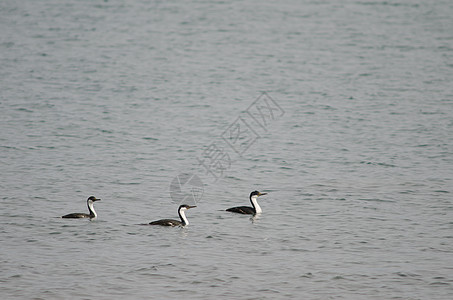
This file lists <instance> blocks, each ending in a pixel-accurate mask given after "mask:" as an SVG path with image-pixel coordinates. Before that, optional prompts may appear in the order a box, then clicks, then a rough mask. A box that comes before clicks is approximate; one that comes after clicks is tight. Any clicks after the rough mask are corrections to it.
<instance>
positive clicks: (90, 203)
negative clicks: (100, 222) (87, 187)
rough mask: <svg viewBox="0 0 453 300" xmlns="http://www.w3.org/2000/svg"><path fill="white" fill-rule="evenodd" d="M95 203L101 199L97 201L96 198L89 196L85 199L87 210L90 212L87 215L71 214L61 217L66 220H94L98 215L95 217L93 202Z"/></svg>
mask: <svg viewBox="0 0 453 300" xmlns="http://www.w3.org/2000/svg"><path fill="white" fill-rule="evenodd" d="M95 201H101V199H98V198H96V197H95V196H90V197H89V198H88V199H87V206H88V210H89V211H90V213H89V214H85V213H72V214H67V215H64V216H62V218H68V219H79V218H90V219H94V218H96V217H97V216H98V215H97V213H96V211H95V210H94V202H95Z"/></svg>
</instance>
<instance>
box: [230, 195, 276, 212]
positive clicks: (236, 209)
mask: <svg viewBox="0 0 453 300" xmlns="http://www.w3.org/2000/svg"><path fill="white" fill-rule="evenodd" d="M266 194H267V193H260V192H258V191H253V192H251V193H250V203H252V207H250V206H237V207H232V208H228V209H227V210H226V211H230V212H234V213H238V214H245V215H255V214H260V213H262V212H263V210H262V209H261V207H260V205H259V204H258V201H257V199H258V197H260V196H264V195H266Z"/></svg>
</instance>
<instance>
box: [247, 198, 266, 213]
mask: <svg viewBox="0 0 453 300" xmlns="http://www.w3.org/2000/svg"><path fill="white" fill-rule="evenodd" d="M257 199H258V196H252V197H250V202H251V203H252V206H253V208H254V209H255V213H256V214H260V213H262V212H263V210H262V209H261V207H260V205H259V204H258V201H257Z"/></svg>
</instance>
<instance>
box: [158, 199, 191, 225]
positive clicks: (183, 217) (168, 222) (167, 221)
mask: <svg viewBox="0 0 453 300" xmlns="http://www.w3.org/2000/svg"><path fill="white" fill-rule="evenodd" d="M194 207H196V206H190V205H187V204H183V205H181V206H179V208H178V215H179V218H180V219H181V221H178V220H172V219H162V220H157V221H153V222H151V223H149V225H160V226H172V227H175V226H181V227H184V226H187V225H189V221H188V220H187V217H186V214H185V213H184V212H185V211H186V210H188V209H191V208H194Z"/></svg>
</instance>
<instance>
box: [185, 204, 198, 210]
mask: <svg viewBox="0 0 453 300" xmlns="http://www.w3.org/2000/svg"><path fill="white" fill-rule="evenodd" d="M194 207H197V206H190V205H189V207H188V208H187V209H189V208H194Z"/></svg>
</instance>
